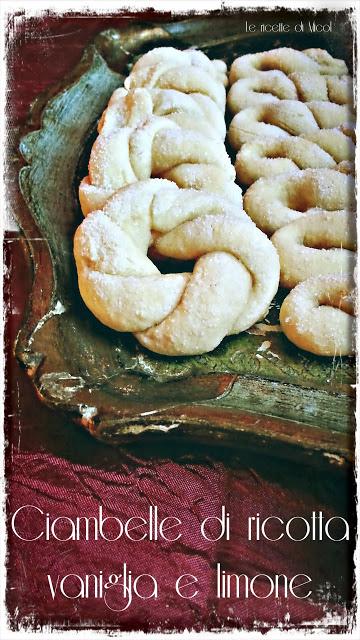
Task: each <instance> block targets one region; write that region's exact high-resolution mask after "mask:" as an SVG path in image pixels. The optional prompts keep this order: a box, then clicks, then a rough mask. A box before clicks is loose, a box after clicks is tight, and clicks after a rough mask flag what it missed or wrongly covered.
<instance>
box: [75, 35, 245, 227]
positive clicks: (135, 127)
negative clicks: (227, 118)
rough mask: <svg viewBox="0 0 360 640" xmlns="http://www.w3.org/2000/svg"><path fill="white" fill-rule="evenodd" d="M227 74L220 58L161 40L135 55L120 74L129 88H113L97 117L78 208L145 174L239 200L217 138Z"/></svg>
mask: <svg viewBox="0 0 360 640" xmlns="http://www.w3.org/2000/svg"><path fill="white" fill-rule="evenodd" d="M226 82H227V79H226V65H225V63H224V62H222V61H216V60H215V61H210V60H209V59H208V58H207V57H206V56H205V55H204V54H203V53H201V52H199V51H177V50H175V49H172V48H171V47H166V48H160V49H154V50H153V51H150V52H149V53H148V54H145V55H144V56H143V57H142V58H140V59H139V60H138V62H137V63H136V64H135V65H134V68H133V70H132V72H131V74H130V76H129V78H127V80H126V82H125V84H126V86H127V87H130V90H129V91H125V90H124V89H118V90H117V91H115V92H114V94H113V96H112V98H111V99H110V102H109V105H108V108H107V109H106V110H105V112H104V114H103V116H102V118H101V119H100V122H99V136H98V138H97V139H96V141H95V143H94V145H93V148H92V151H91V155H90V161H89V175H88V176H86V177H85V178H84V179H83V181H82V183H81V185H80V189H79V197H80V203H81V208H82V210H83V212H84V214H85V215H87V214H88V213H89V212H90V211H93V210H96V209H98V208H99V207H100V208H101V207H102V206H104V204H105V202H106V201H107V199H108V198H109V197H110V196H111V195H112V194H113V193H114V192H115V191H116V190H117V189H120V188H121V187H123V186H125V185H127V184H131V183H132V182H136V181H137V180H146V179H148V178H149V177H151V176H153V177H162V178H167V179H169V180H173V181H174V182H176V183H177V184H178V185H179V186H180V187H184V188H195V189H208V190H210V191H214V192H218V193H223V194H226V196H227V197H228V198H231V199H232V200H233V201H234V202H237V203H238V204H239V205H241V203H242V194H241V189H240V188H239V187H238V186H237V185H235V184H234V180H235V170H234V168H233V166H232V165H231V162H230V159H229V157H228V155H227V153H226V151H225V146H224V144H223V139H224V135H225V124H224V108H225V86H224V85H225V84H226ZM181 88H182V89H183V91H184V92H181V91H180V90H179V89H181Z"/></svg>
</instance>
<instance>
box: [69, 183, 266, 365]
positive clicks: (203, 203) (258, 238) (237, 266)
mask: <svg viewBox="0 0 360 640" xmlns="http://www.w3.org/2000/svg"><path fill="white" fill-rule="evenodd" d="M151 244H153V246H154V248H155V250H156V251H157V253H159V254H160V255H163V256H168V257H172V258H175V259H180V260H196V261H197V262H196V264H195V267H194V271H193V273H192V274H191V273H172V274H165V275H163V274H161V273H160V272H159V271H158V269H157V268H156V266H155V265H154V264H153V263H152V262H151V260H150V259H149V258H148V257H147V251H148V247H149V246H150V245H151ZM74 254H75V259H76V265H77V270H78V278H79V288H80V292H81V295H82V297H83V300H84V302H85V304H86V305H87V306H88V308H89V309H90V310H91V311H92V313H93V314H94V315H95V316H96V317H97V318H98V319H99V320H100V321H101V322H102V323H104V324H105V325H107V326H109V327H111V328H112V329H116V330H118V331H132V332H134V333H135V335H136V337H137V339H138V340H139V341H140V342H141V343H142V344H143V345H144V346H146V347H147V348H149V349H151V350H152V351H155V352H157V353H161V354H166V355H192V354H200V353H205V352H207V351H211V350H212V349H214V348H215V347H216V346H217V345H218V344H219V343H220V342H221V340H222V339H223V338H224V337H225V336H226V335H230V334H234V333H239V332H240V331H244V330H245V329H247V328H249V327H250V326H252V325H253V324H254V323H255V322H257V320H259V319H261V318H263V317H264V316H265V315H266V313H267V311H268V308H269V305H270V302H271V300H272V298H273V296H274V295H275V293H276V291H277V288H278V283H279V260H278V256H277V253H276V251H275V249H274V247H273V245H272V244H271V242H270V241H269V240H268V239H267V237H266V236H265V235H264V234H263V233H262V232H261V231H260V230H259V229H257V228H256V227H255V225H254V224H253V223H252V222H251V220H250V219H249V218H248V217H247V216H246V214H244V213H242V212H240V213H239V209H238V207H235V206H234V205H233V204H232V203H231V202H229V201H228V200H226V199H225V198H222V197H221V196H219V195H216V194H211V193H207V192H202V191H195V190H186V189H179V188H178V187H177V186H176V185H175V184H174V183H172V182H169V181H167V180H156V179H152V180H145V181H142V182H138V183H135V184H132V185H129V186H127V187H125V188H123V189H121V190H119V191H118V192H117V193H116V194H115V195H114V196H113V197H112V198H111V199H110V200H108V202H107V204H106V205H105V207H104V208H103V209H102V210H99V211H94V212H92V213H90V214H89V215H88V216H87V217H86V218H85V220H84V221H83V222H82V224H81V225H80V226H79V227H78V229H77V231H76V234H75V239H74Z"/></svg>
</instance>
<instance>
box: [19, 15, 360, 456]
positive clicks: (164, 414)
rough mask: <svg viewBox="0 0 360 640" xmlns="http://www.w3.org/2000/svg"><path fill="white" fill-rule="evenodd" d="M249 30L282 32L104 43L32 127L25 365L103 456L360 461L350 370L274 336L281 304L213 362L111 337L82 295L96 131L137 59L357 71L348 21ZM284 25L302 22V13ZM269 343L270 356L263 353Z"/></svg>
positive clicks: (138, 37)
mask: <svg viewBox="0 0 360 640" xmlns="http://www.w3.org/2000/svg"><path fill="white" fill-rule="evenodd" d="M305 14H306V12H303V13H302V15H303V16H304V15H305ZM321 15H322V14H321ZM249 16H250V17H251V20H252V22H255V21H256V22H257V23H258V24H260V23H261V22H264V20H266V22H267V23H269V22H277V21H278V22H280V21H281V20H284V17H283V12H280V13H277V12H271V13H269V12H266V13H261V12H260V13H256V14H253V13H251V14H250V13H249V15H246V14H245V13H244V12H242V13H231V14H230V15H225V14H219V15H212V16H211V17H209V16H208V17H206V16H205V17H202V16H197V17H193V18H190V19H186V20H182V21H177V22H171V23H168V24H160V23H159V24H144V23H142V24H130V26H129V28H128V29H126V30H124V31H121V32H118V31H115V30H109V31H106V32H103V33H100V34H99V35H98V36H97V37H96V40H95V42H94V44H93V45H91V46H90V47H89V48H88V49H87V50H86V51H85V53H84V56H83V59H82V60H81V62H80V64H79V65H78V66H77V67H76V69H74V71H73V72H72V74H71V75H70V76H69V77H68V78H66V79H65V80H64V82H63V83H62V87H57V88H53V89H52V90H51V91H50V92H48V93H47V95H46V96H41V97H40V98H39V100H38V101H37V103H36V104H35V105H34V107H33V110H32V114H31V118H32V122H35V123H36V122H38V125H37V126H41V128H40V129H39V130H36V131H31V132H30V133H28V134H27V135H26V136H25V137H23V138H22V139H21V142H20V151H21V154H22V156H23V158H24V160H25V162H26V166H24V167H23V168H22V169H21V171H20V176H19V180H20V189H21V192H22V195H23V197H24V199H25V202H26V204H27V208H26V209H21V208H20V209H19V215H18V221H19V224H20V226H21V227H22V229H23V231H24V235H25V237H26V240H27V246H28V250H29V252H30V255H31V258H32V263H33V274H34V279H33V289H32V295H31V299H30V301H29V310H28V315H27V319H26V322H25V324H24V326H23V327H22V329H21V331H20V333H19V336H18V339H17V344H16V354H17V356H18V358H19V360H20V361H21V362H22V363H24V364H25V365H26V367H27V368H28V373H29V375H30V376H31V378H32V380H33V382H34V384H35V387H36V390H37V392H38V394H39V396H40V397H41V399H42V400H43V401H44V402H45V403H47V404H49V405H50V406H52V407H55V408H57V409H58V410H62V411H66V412H67V413H68V414H70V415H71V416H72V417H73V418H74V419H75V420H77V421H79V422H80V423H81V424H82V425H83V426H84V427H85V428H87V429H88V430H89V431H90V433H91V434H93V435H94V436H96V437H97V438H100V439H102V440H105V441H107V442H111V443H124V442H127V441H129V440H130V441H131V440H133V439H134V438H139V436H141V437H142V438H144V443H145V439H146V437H147V435H148V433H149V431H151V432H154V434H155V435H154V434H153V435H152V436H151V438H152V439H153V438H154V437H155V438H159V437H160V438H164V437H168V438H175V439H176V438H180V439H182V438H186V439H193V440H194V442H195V443H196V442H199V443H201V442H210V443H219V444H227V445H231V446H232V447H244V446H247V447H251V448H252V449H255V450H256V448H257V447H259V446H261V447H266V448H267V449H268V450H269V452H271V453H272V455H276V456H282V455H283V456H286V457H293V456H294V457H296V458H298V457H299V455H300V456H302V457H305V458H306V459H316V460H317V461H319V459H321V460H322V461H329V462H335V463H338V464H342V463H343V462H344V461H345V460H351V459H352V452H353V429H354V420H353V414H354V398H353V393H352V385H353V383H354V381H355V380H354V378H355V374H354V362H353V361H352V360H351V359H348V358H344V359H339V358H334V359H329V358H321V357H316V356H312V355H311V354H308V353H306V352H303V351H300V350H298V349H297V348H295V347H294V346H293V345H291V344H290V343H289V342H288V341H287V339H286V338H285V336H284V335H283V334H282V333H281V332H279V331H270V332H269V331H268V327H267V324H269V325H277V324H278V310H279V303H280V301H281V298H282V296H283V295H284V294H283V293H281V292H279V294H278V296H277V299H276V300H275V303H274V305H273V307H272V309H271V310H270V313H269V316H268V318H267V320H266V321H265V322H264V323H262V326H261V327H260V330H259V329H258V331H257V334H256V333H255V332H254V330H250V331H249V332H245V333H243V334H241V335H239V336H232V337H231V338H227V339H225V340H224V341H223V343H222V344H221V345H220V346H219V347H218V348H217V349H216V350H215V351H214V352H213V353H210V354H206V355H203V356H195V357H181V358H180V357H179V358H169V357H162V356H158V355H156V354H152V353H150V352H147V351H146V350H145V349H143V348H142V347H140V345H138V343H137V342H136V340H135V339H134V338H133V337H132V336H131V335H124V334H118V333H116V332H114V331H112V330H110V329H107V328H106V327H104V326H102V325H101V324H100V323H99V322H97V320H96V319H95V318H94V317H93V316H92V315H91V313H90V312H89V311H88V310H87V309H86V307H85V305H84V304H83V302H82V300H81V298H80V294H79V291H78V287H77V277H76V269H75V264H74V259H73V253H72V242H73V235H74V232H75V229H76V227H77V226H78V224H79V223H80V222H81V219H82V214H81V211H80V207H79V203H78V198H77V189H78V184H79V181H80V179H81V177H82V176H83V175H85V174H86V173H87V171H86V167H87V161H88V157H89V152H90V149H91V145H92V143H93V141H94V139H95V137H96V124H97V119H98V118H99V116H100V114H101V112H102V110H103V109H104V107H105V105H106V103H107V101H108V99H109V97H110V95H111V93H112V92H113V90H114V89H115V88H116V87H117V86H119V85H121V84H122V82H123V80H124V77H125V76H126V75H127V74H128V71H129V68H130V67H131V64H132V63H133V61H134V59H136V57H137V56H139V55H140V54H141V53H143V52H144V51H146V50H147V49H150V48H152V47H153V46H158V45H162V46H163V45H172V46H177V47H179V48H186V47H188V46H191V45H195V46H197V47H200V48H202V49H203V50H204V51H205V52H206V53H207V54H208V55H209V56H210V57H212V58H214V57H222V58H223V59H225V60H226V61H227V62H228V63H230V62H231V61H232V60H233V59H234V58H235V57H236V56H237V55H240V54H244V53H247V52H251V51H259V50H266V49H269V48H272V47H274V46H279V45H281V46H284V45H287V46H294V47H296V48H298V49H302V48H306V47H309V46H320V47H324V48H327V49H328V50H329V51H330V52H331V53H332V54H333V55H335V56H337V57H342V58H344V57H345V58H348V60H347V61H348V62H350V63H351V60H349V58H351V55H352V54H351V52H352V42H351V38H350V37H349V33H350V23H349V20H350V17H349V15H348V14H345V13H344V12H340V13H339V12H338V13H337V14H331V13H329V14H327V15H326V16H325V17H323V18H322V20H323V21H325V20H327V21H328V20H330V19H331V20H332V21H333V32H334V33H333V34H326V37H325V36H324V35H319V34H311V33H304V34H301V36H299V34H294V33H292V34H275V35H274V34H273V35H270V36H268V35H264V34H261V35H259V33H256V34H247V33H246V32H245V19H249ZM255 16H256V17H255ZM318 16H319V14H317V20H319V17H318ZM285 17H286V21H287V23H290V24H295V23H296V22H299V15H298V14H297V13H296V12H295V13H293V12H289V11H288V12H286V16H285ZM309 18H312V19H314V16H313V15H312V14H310V13H309ZM340 24H342V25H343V28H342V29H341V27H340ZM346 27H347V29H346ZM335 34H336V35H335ZM345 43H346V44H345ZM60 89H61V91H60V92H58V91H59V90H60ZM51 96H53V97H51ZM45 105H46V106H45ZM40 114H42V115H41V121H40ZM265 341H268V342H270V343H271V344H270V347H269V348H268V349H266V350H262V346H261V345H262V344H263V343H264V342H265ZM265 346H267V345H265ZM156 433H157V435H156ZM165 433H168V434H169V435H167V436H165ZM144 434H145V436H144Z"/></svg>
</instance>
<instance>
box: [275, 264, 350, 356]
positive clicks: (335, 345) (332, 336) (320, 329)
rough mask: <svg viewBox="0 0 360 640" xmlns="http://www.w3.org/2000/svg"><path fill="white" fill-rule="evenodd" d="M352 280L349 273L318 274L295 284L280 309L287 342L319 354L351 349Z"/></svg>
mask: <svg viewBox="0 0 360 640" xmlns="http://www.w3.org/2000/svg"><path fill="white" fill-rule="evenodd" d="M352 295H353V283H352V281H351V277H350V276H349V275H327V276H326V275H321V276H316V277H314V278H309V279H308V280H305V281H304V282H301V283H300V284H298V285H297V286H296V287H295V289H293V290H292V291H291V292H290V293H289V295H288V296H287V297H286V298H285V300H284V302H283V304H282V306H281V309H280V324H281V327H282V329H283V331H284V333H285V335H286V336H287V338H288V339H289V340H291V342H293V343H294V344H296V346H298V347H300V348H301V349H305V350H306V351H310V352H311V353H315V354H317V355H322V356H346V355H350V354H352V353H353V351H354V331H355V319H354V302H353V298H352Z"/></svg>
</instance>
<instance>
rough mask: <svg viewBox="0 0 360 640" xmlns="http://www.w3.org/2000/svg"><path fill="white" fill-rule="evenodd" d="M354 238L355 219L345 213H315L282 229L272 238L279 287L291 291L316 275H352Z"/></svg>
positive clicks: (352, 215)
mask: <svg viewBox="0 0 360 640" xmlns="http://www.w3.org/2000/svg"><path fill="white" fill-rule="evenodd" d="M355 238H356V227H355V216H354V214H353V213H350V212H348V211H315V212H314V213H311V214H309V215H306V216H303V217H301V218H298V219H297V220H294V221H293V222H290V223H289V224H287V225H285V226H284V227H281V229H278V231H276V232H275V233H274V235H273V236H272V238H271V241H272V243H273V245H274V247H275V248H276V250H277V252H278V254H279V258H280V269H281V272H280V284H281V285H282V286H283V287H288V288H289V289H292V288H293V287H295V286H296V285H297V284H299V282H302V281H303V280H307V278H310V277H311V276H312V275H314V274H315V273H316V274H317V275H327V274H331V273H339V274H343V273H351V272H352V271H353V270H354V267H355V253H354V251H355V248H356V240H355Z"/></svg>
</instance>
